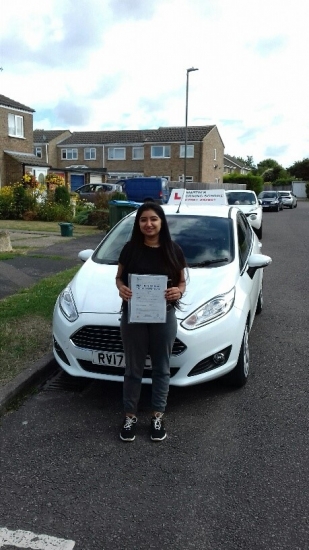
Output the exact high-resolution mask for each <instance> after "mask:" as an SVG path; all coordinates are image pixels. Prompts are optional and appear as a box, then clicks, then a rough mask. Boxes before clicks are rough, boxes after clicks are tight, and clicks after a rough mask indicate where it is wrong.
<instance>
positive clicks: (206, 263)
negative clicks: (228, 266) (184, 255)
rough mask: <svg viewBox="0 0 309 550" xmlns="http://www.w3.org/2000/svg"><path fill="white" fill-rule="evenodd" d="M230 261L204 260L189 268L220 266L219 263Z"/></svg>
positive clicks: (218, 259)
mask: <svg viewBox="0 0 309 550" xmlns="http://www.w3.org/2000/svg"><path fill="white" fill-rule="evenodd" d="M228 261H229V259H228V258H217V259H216V260H204V261H203V262H198V263H196V264H188V266H189V267H204V266H206V265H211V264H218V263H222V262H228Z"/></svg>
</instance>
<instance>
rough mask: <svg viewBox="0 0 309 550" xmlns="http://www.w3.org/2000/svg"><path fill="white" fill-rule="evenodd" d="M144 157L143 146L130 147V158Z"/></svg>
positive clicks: (141, 158)
mask: <svg viewBox="0 0 309 550" xmlns="http://www.w3.org/2000/svg"><path fill="white" fill-rule="evenodd" d="M143 159H144V147H132V160H143Z"/></svg>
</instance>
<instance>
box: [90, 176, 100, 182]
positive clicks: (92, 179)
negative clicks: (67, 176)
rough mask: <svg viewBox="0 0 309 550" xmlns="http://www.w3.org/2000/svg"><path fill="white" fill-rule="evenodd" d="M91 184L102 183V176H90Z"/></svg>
mask: <svg viewBox="0 0 309 550" xmlns="http://www.w3.org/2000/svg"><path fill="white" fill-rule="evenodd" d="M90 183H102V176H101V175H100V174H99V175H98V174H90Z"/></svg>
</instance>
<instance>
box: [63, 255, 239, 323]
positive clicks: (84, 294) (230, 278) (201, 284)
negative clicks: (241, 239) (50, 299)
mask: <svg viewBox="0 0 309 550" xmlns="http://www.w3.org/2000/svg"><path fill="white" fill-rule="evenodd" d="M116 271H117V266H116V265H106V264H97V263H95V262H93V261H92V260H91V258H90V259H89V260H88V261H87V262H86V263H85V264H84V265H83V266H82V268H81V269H80V270H79V271H78V273H77V274H76V275H75V277H74V279H73V280H72V281H71V284H70V286H71V289H72V292H73V296H74V301H75V304H76V307H77V311H78V313H79V314H81V313H95V314H96V313H97V314H117V313H119V312H120V309H121V299H120V297H119V292H118V289H117V287H116V283H115V276H116ZM188 271H189V280H188V283H187V288H186V292H185V294H184V296H183V298H182V300H181V309H180V310H177V317H178V318H179V319H184V318H185V317H186V316H187V315H188V314H189V313H192V312H193V311H195V310H196V309H197V308H198V307H200V306H201V305H203V304H204V303H205V302H207V301H208V300H211V299H212V298H214V297H215V296H218V295H219V294H223V293H226V292H228V291H229V290H231V288H233V287H234V285H235V277H236V275H235V262H233V263H230V264H226V265H224V266H220V267H211V268H209V267H204V268H192V269H189V270H188Z"/></svg>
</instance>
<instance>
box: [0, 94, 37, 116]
mask: <svg viewBox="0 0 309 550" xmlns="http://www.w3.org/2000/svg"><path fill="white" fill-rule="evenodd" d="M0 106H2V107H12V109H18V110H20V111H29V112H30V113H35V110H34V109H31V107H27V105H23V104H22V103H18V101H14V99H10V98H9V97H6V96H5V95H1V94H0Z"/></svg>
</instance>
